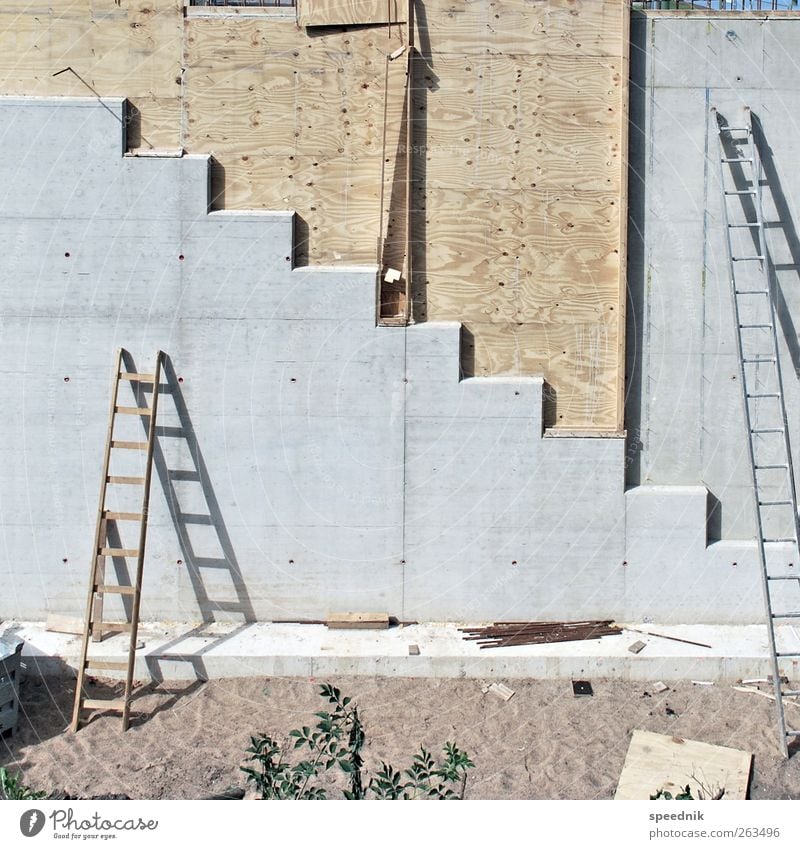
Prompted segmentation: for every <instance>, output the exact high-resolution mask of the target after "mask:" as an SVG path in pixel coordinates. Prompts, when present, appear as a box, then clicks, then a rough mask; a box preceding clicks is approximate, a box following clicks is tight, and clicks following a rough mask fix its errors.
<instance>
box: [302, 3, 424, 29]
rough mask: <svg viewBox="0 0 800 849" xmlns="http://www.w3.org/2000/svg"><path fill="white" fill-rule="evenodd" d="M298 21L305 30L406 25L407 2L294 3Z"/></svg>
mask: <svg viewBox="0 0 800 849" xmlns="http://www.w3.org/2000/svg"><path fill="white" fill-rule="evenodd" d="M297 4H298V8H297V18H298V20H299V21H300V23H301V24H302V25H303V26H305V27H312V26H313V27H320V26H335V25H339V24H381V23H388V22H391V23H397V22H405V21H406V19H407V15H406V12H407V9H408V3H407V2H406V0H402V2H401V0H297Z"/></svg>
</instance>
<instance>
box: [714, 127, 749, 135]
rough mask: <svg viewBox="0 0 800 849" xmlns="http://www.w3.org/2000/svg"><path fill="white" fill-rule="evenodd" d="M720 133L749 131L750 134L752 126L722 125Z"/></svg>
mask: <svg viewBox="0 0 800 849" xmlns="http://www.w3.org/2000/svg"><path fill="white" fill-rule="evenodd" d="M719 131H720V133H747V134H748V135H750V127H720V128H719Z"/></svg>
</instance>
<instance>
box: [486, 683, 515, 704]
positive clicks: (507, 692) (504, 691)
mask: <svg viewBox="0 0 800 849" xmlns="http://www.w3.org/2000/svg"><path fill="white" fill-rule="evenodd" d="M486 692H487V693H492V695H494V696H498V697H499V698H501V699H502V700H503V701H504V702H507V701H508V700H509V699H510V698H511V697H512V696H513V695H514V693H515V692H516V691H515V690H512V689H511V687H507V686H506V685H505V684H499V683H497V682H496V681H495V682H494V683H493V684H490V685H489V686H488V687H487V688H486Z"/></svg>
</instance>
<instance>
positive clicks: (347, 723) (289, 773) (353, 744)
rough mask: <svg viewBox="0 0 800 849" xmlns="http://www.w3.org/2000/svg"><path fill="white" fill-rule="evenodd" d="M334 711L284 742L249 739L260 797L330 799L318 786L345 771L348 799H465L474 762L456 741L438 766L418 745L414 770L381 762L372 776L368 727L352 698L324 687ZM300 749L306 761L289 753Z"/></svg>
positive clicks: (248, 769) (251, 771)
mask: <svg viewBox="0 0 800 849" xmlns="http://www.w3.org/2000/svg"><path fill="white" fill-rule="evenodd" d="M320 696H322V697H323V698H325V699H327V701H328V703H329V705H330V708H329V710H327V711H318V712H317V713H315V714H314V716H316V717H317V722H316V724H315V725H314V728H313V729H312V728H310V727H308V726H304V727H303V728H299V729H295V730H293V731H290V732H289V738H288V740H286V741H284V742H283V744H279V743H278V741H276V740H275V739H273V738H272V737H270V736H268V735H266V734H260V735H258V736H255V737H251V738H250V746H249V748H248V749H247V750H246V754H247V755H248V757H247V758H246V760H247V761H248V762H249V763H251V764H253V766H243V767H241V769H242V771H243V772H244V773H245V774H246V775H247V781H248V782H249V783H251V784H253V785H254V786H255V789H256V791H257V792H258V793H260V794H261V798H262V799H326V798H327V790H326V789H325V788H324V787H320V786H319V785H318V784H316V783H315V780H316V779H318V778H319V776H321V775H322V774H323V773H325V772H328V771H329V770H335V771H338V772H340V773H343V774H344V776H345V778H346V782H347V789H346V790H344V791H343V792H344V798H345V799H366V798H369V797H372V798H377V799H463V798H464V794H465V792H466V787H467V770H468V769H472V768H473V767H474V766H475V764H473V763H472V761H471V760H470V759H469V757H468V756H467V754H466V752H462V751H461V750H460V749H459V748H458V747H457V746H456V745H455V744H454V743H446V744H445V747H444V749H443V755H444V757H443V758H442V759H441V760H440V761H439V762H437V761H436V760H435V759H434V758H433V756H432V755H431V753H430V752H428V751H426V750H425V748H424V747H420V750H419V752H418V753H417V754H416V755H414V758H413V761H412V764H411V766H410V767H409V768H408V769H406V770H404V771H403V773H402V774H401V772H400V771H399V770H397V769H395V768H394V767H393V766H392V765H391V764H389V763H386V762H382V763H381V768H380V769H379V770H378V771H377V773H376V774H375V775H374V776H372V777H371V778H367V776H365V774H364V762H363V759H362V757H361V750H362V748H363V746H364V740H365V737H364V727H363V725H362V723H361V718H360V717H359V715H358V707H357V706H356V705H355V704H354V703H353V700H352V699H350V698H348V697H347V696H344V697H343V696H342V694H341V692H340V691H339V690H338V689H337V688H336V687H333V686H331V685H330V684H324V685H323V686H322V687H321V688H320ZM297 750H302V753H300V754H301V755H302V760H296V759H292V758H291V755H292V753H293V752H295V751H297Z"/></svg>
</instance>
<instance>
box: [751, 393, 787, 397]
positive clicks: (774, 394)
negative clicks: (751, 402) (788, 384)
mask: <svg viewBox="0 0 800 849" xmlns="http://www.w3.org/2000/svg"><path fill="white" fill-rule="evenodd" d="M747 397H748V398H780V397H781V393H780V392H748V393H747Z"/></svg>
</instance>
